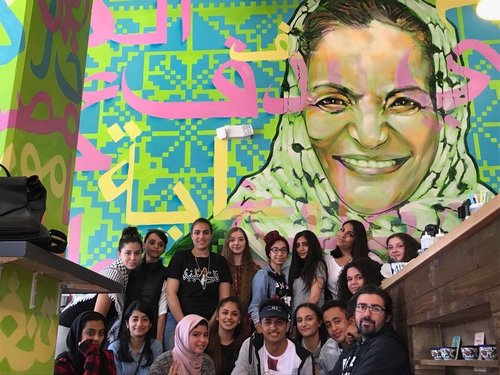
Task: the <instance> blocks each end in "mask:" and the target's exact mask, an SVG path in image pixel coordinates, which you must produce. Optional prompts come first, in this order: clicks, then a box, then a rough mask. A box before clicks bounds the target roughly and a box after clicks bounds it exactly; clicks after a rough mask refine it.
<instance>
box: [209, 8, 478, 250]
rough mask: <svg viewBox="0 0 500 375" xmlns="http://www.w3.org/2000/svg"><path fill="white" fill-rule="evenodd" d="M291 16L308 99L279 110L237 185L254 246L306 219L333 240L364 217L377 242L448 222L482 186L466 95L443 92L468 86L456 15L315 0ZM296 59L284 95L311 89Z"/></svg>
mask: <svg viewBox="0 0 500 375" xmlns="http://www.w3.org/2000/svg"><path fill="white" fill-rule="evenodd" d="M290 27H291V31H290V32H289V38H290V42H289V43H290V45H291V47H292V53H294V52H295V53H297V52H298V53H300V56H301V57H302V58H303V59H304V61H305V63H306V65H307V90H308V92H307V103H306V105H305V109H304V110H303V111H301V112H289V113H285V114H283V115H282V117H281V119H280V123H279V127H278V131H277V134H276V137H275V139H274V141H273V148H272V151H271V155H270V157H269V160H268V163H267V165H266V166H265V167H264V168H263V169H262V170H261V171H259V172H257V173H256V174H254V175H253V176H250V177H247V178H245V179H244V180H243V181H242V182H241V184H240V186H239V187H238V188H237V189H236V190H235V192H234V193H233V194H232V196H231V197H230V199H229V203H228V208H227V209H228V210H230V211H228V212H235V211H234V210H235V209H236V210H237V211H238V212H239V213H238V214H237V215H232V216H231V224H232V225H238V226H241V227H243V228H244V229H245V230H246V231H247V233H248V234H249V237H250V238H249V241H250V246H251V247H252V248H253V249H257V251H258V252H259V255H261V253H262V254H263V251H259V250H258V249H263V242H262V238H263V234H265V233H267V232H268V231H270V230H274V229H277V230H279V231H280V232H282V233H286V234H287V235H288V236H289V237H293V235H294V234H295V233H297V232H298V231H300V230H303V229H304V228H307V229H309V230H311V231H313V232H315V233H316V234H317V235H318V237H319V238H320V241H321V242H322V243H323V245H324V247H325V248H326V249H331V248H333V247H334V241H335V234H336V233H337V231H338V228H339V223H340V222H341V221H343V220H346V219H355V220H359V221H361V222H363V223H365V225H366V227H367V229H368V234H369V236H370V237H371V238H372V243H371V247H372V248H382V247H383V239H385V238H386V237H387V236H389V235H390V234H392V233H394V232H406V233H408V234H410V235H413V236H415V237H418V236H419V235H420V233H421V231H422V230H423V228H424V226H425V225H426V224H429V223H433V224H439V225H440V227H442V228H443V229H444V230H446V231H449V230H451V229H453V228H454V227H455V226H456V225H457V224H458V223H459V219H458V218H457V214H456V208H457V206H458V205H460V204H461V203H462V201H463V200H464V199H466V198H467V195H468V194H470V193H474V192H477V191H479V190H484V189H487V188H486V187H484V186H482V185H481V184H480V183H479V182H478V178H477V171H476V168H475V165H474V163H473V161H472V159H471V158H470V156H469V155H468V153H467V149H466V145H465V136H466V130H467V126H468V112H467V108H466V104H467V103H465V104H461V105H455V104H453V103H451V104H450V101H446V100H444V99H443V98H447V97H452V94H453V92H454V91H455V92H456V90H461V91H462V95H467V86H466V81H465V79H464V78H463V77H461V76H459V75H458V74H456V73H457V72H454V73H453V72H451V71H449V68H448V67H447V62H446V59H447V57H448V56H450V55H453V52H452V49H453V47H454V46H455V45H456V44H457V41H456V38H455V32H454V30H453V29H452V26H450V25H449V24H446V23H444V22H443V21H442V20H441V19H440V18H439V17H438V14H437V12H436V9H435V8H434V7H433V6H431V5H429V4H427V3H425V2H424V1H421V0H356V1H352V0H321V1H318V0H316V1H311V0H309V1H305V2H304V3H302V4H301V5H300V6H299V8H298V9H297V11H296V13H295V15H294V17H293V18H292V20H291V22H290ZM290 61H292V60H289V62H288V69H287V73H286V76H285V80H284V83H283V85H282V87H283V96H284V98H293V97H298V96H300V95H301V94H302V95H304V93H301V92H300V88H299V87H300V86H301V85H300V79H303V77H300V72H299V74H298V75H297V74H296V73H295V71H296V70H295V71H294V69H292V68H291V62H290ZM302 73H305V72H302ZM228 216H230V215H228V214H226V216H225V215H224V213H222V215H221V216H220V217H216V218H215V221H219V220H220V221H222V222H224V221H225V219H227V218H228ZM374 241H376V242H374ZM377 243H378V244H377Z"/></svg>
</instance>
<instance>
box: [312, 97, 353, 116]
mask: <svg viewBox="0 0 500 375" xmlns="http://www.w3.org/2000/svg"><path fill="white" fill-rule="evenodd" d="M313 105H314V106H315V107H318V108H319V109H321V110H323V111H325V112H328V113H339V112H342V111H343V110H344V109H345V108H346V107H347V106H348V105H349V100H347V98H345V97H343V96H340V97H337V96H328V97H326V98H322V99H319V100H318V101H317V102H316V103H314V104H313Z"/></svg>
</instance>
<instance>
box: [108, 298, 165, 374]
mask: <svg viewBox="0 0 500 375" xmlns="http://www.w3.org/2000/svg"><path fill="white" fill-rule="evenodd" d="M154 320H155V314H154V312H153V309H152V307H151V306H150V305H149V304H147V303H145V302H142V301H134V302H132V303H131V304H130V305H129V306H128V308H127V310H126V311H125V314H124V315H123V323H122V326H121V328H120V334H119V336H118V340H117V341H115V342H113V343H112V344H111V345H110V346H109V349H110V350H112V351H113V352H114V354H115V365H116V368H117V370H118V374H120V375H147V374H148V373H149V367H150V366H151V364H152V363H153V362H154V360H155V359H156V358H157V357H158V356H159V355H160V354H161V353H162V352H163V348H162V345H161V343H160V342H159V341H158V340H155V339H154V337H155V332H154V330H153V326H154Z"/></svg>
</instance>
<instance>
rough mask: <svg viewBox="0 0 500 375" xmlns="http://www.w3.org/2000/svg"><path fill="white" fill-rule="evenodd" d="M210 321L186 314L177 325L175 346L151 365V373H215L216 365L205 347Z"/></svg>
mask: <svg viewBox="0 0 500 375" xmlns="http://www.w3.org/2000/svg"><path fill="white" fill-rule="evenodd" d="M207 345H208V321H207V320H206V319H205V318H203V317H202V316H199V315H196V314H190V315H186V316H185V317H184V318H182V319H181V320H180V321H179V323H177V326H176V327H175V336H174V348H173V349H172V350H169V351H167V352H165V353H163V354H162V355H160V356H159V357H158V358H157V359H156V361H154V363H153V364H152V365H151V368H150V371H149V374H150V375H165V374H168V375H201V374H203V375H215V366H214V363H213V361H212V359H210V357H209V356H208V354H205V353H204V352H205V349H206V348H207Z"/></svg>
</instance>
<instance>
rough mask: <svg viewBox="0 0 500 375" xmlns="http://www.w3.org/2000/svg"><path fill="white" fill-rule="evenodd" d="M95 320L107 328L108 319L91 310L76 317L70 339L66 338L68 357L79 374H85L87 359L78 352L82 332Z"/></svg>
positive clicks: (69, 334)
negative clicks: (86, 325) (88, 323)
mask: <svg viewBox="0 0 500 375" xmlns="http://www.w3.org/2000/svg"><path fill="white" fill-rule="evenodd" d="M95 320H100V321H101V322H102V323H103V324H104V326H106V318H105V317H104V316H103V315H102V314H101V313H98V312H97V311H90V310H89V311H84V312H82V313H81V314H80V315H78V316H77V317H76V319H75V321H74V322H73V324H72V325H71V328H70V331H69V333H68V337H67V338H66V345H67V346H68V356H69V358H70V360H71V362H72V363H73V366H74V368H75V371H76V372H77V373H78V374H83V371H84V369H83V365H84V363H85V357H84V356H83V354H82V353H81V352H80V351H79V350H78V344H79V343H80V341H82V331H83V329H84V328H85V324H86V323H87V322H90V321H95Z"/></svg>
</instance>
